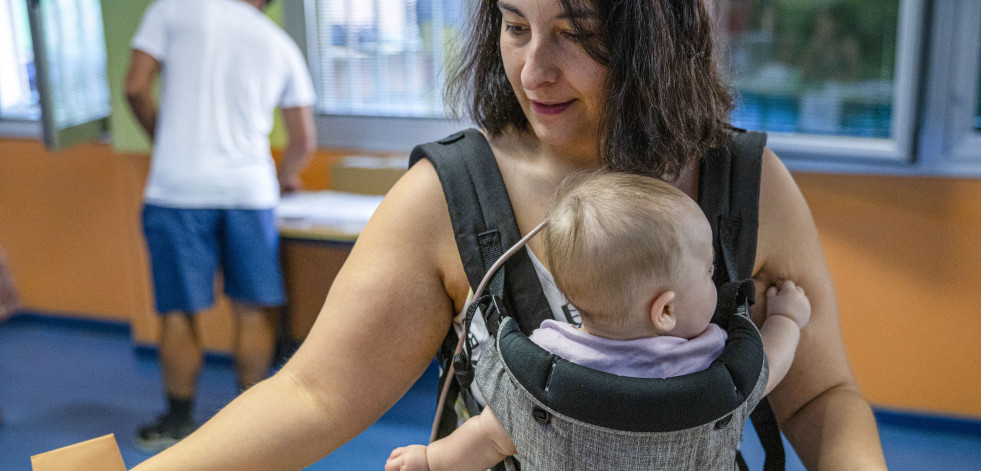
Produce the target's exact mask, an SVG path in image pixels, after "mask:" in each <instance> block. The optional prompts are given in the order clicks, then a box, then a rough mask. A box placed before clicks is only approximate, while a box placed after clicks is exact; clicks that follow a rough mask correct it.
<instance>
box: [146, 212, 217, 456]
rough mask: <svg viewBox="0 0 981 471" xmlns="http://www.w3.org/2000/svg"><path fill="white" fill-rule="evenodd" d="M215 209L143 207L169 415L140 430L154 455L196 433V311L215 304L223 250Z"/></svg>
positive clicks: (200, 360)
mask: <svg viewBox="0 0 981 471" xmlns="http://www.w3.org/2000/svg"><path fill="white" fill-rule="evenodd" d="M216 224H217V213H216V212H215V211H212V210H201V209H180V208H165V207H159V206H153V205H145V206H144V209H143V230H144V234H145V235H146V240H147V248H148V251H149V254H150V267H151V271H152V275H153V288H154V295H155V298H156V308H157V312H159V313H161V314H160V344H159V346H158V348H159V350H158V353H159V355H158V356H159V360H160V365H161V369H162V370H163V383H164V388H163V389H164V391H165V393H166V396H167V412H166V413H165V414H163V415H162V416H160V417H158V418H157V420H156V421H155V422H153V423H151V424H148V425H146V426H145V427H143V428H141V429H140V431H139V433H138V434H137V437H136V444H137V446H138V447H140V448H142V449H144V450H146V451H149V452H156V451H160V450H163V449H164V448H167V447H168V446H170V445H173V444H174V443H176V442H177V441H178V440H180V439H181V438H184V437H185V436H187V435H189V434H190V433H191V432H192V431H193V429H194V425H193V424H194V422H193V420H192V415H191V409H192V405H193V402H194V395H195V391H196V389H197V380H198V375H199V373H200V372H201V367H202V363H203V357H202V351H201V340H200V337H199V336H198V332H197V329H196V328H195V319H194V316H193V315H194V313H196V312H198V311H200V310H203V309H206V308H208V307H209V306H211V305H212V304H213V303H214V276H215V272H216V270H217V266H218V258H219V250H218V243H217V237H216V235H215V227H216Z"/></svg>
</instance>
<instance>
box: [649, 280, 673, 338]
mask: <svg viewBox="0 0 981 471" xmlns="http://www.w3.org/2000/svg"><path fill="white" fill-rule="evenodd" d="M674 298H675V295H674V291H671V290H668V291H665V292H663V293H661V294H659V295H657V296H656V297H655V298H654V302H652V303H651V322H652V323H654V330H656V331H657V333H658V335H664V334H666V333H668V332H670V331H671V330H672V329H674V326H675V324H676V323H677V320H676V319H675V317H674Z"/></svg>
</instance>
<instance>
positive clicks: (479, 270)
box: [409, 129, 551, 334]
mask: <svg viewBox="0 0 981 471" xmlns="http://www.w3.org/2000/svg"><path fill="white" fill-rule="evenodd" d="M423 158H426V159H429V161H430V162H431V163H432V164H433V167H435V168H436V173H437V175H438V176H439V180H440V183H441V184H442V186H443V194H444V195H445V196H446V204H447V206H448V207H449V212H450V219H451V221H452V224H453V232H454V233H455V236H456V243H457V248H458V249H459V251H460V257H461V259H462V260H463V267H464V270H465V271H466V273H467V279H468V281H469V282H470V286H471V287H472V288H473V289H476V288H477V285H478V284H479V283H480V280H481V279H482V278H483V277H484V274H485V273H486V272H487V269H488V268H490V266H491V265H492V264H493V263H494V261H495V260H497V258H498V257H500V255H501V254H503V253H504V250H505V249H507V248H508V247H511V246H512V245H514V244H515V243H517V242H518V241H519V240H521V232H520V231H519V230H518V225H517V222H516V221H515V218H514V212H513V209H512V208H511V199H510V197H509V196H508V193H507V189H506V188H505V186H504V180H503V178H502V177H501V172H500V169H498V167H497V160H496V159H495V158H494V154H493V152H492V151H491V148H490V145H489V144H488V143H487V140H486V139H485V138H484V136H483V134H481V133H480V131H478V130H476V129H468V130H466V131H463V132H459V133H456V134H453V135H451V136H448V137H446V138H444V139H441V140H439V141H436V142H431V143H428V144H423V145H420V146H417V147H416V148H415V149H413V150H412V155H411V157H410V159H409V165H410V166H412V165H414V164H415V163H416V162H418V161H419V160H420V159H423ZM503 272H504V273H505V275H504V276H505V280H504V283H503V286H502V285H500V284H498V285H497V286H494V285H495V284H497V282H494V283H492V285H491V293H492V294H501V293H494V291H493V290H494V289H500V290H502V291H503V298H504V300H505V307H506V308H507V309H508V312H510V313H512V315H513V316H514V317H515V318H516V320H517V321H518V325H519V326H520V327H521V331H522V332H524V333H526V334H531V332H532V331H533V330H535V329H536V328H538V326H539V325H541V323H542V321H544V320H545V319H548V318H549V317H551V310H550V308H549V305H548V300H547V299H546V298H545V293H544V291H542V286H541V283H540V282H539V281H538V275H537V273H536V272H535V267H534V266H533V265H532V263H531V259H530V258H529V257H528V254H527V253H526V252H524V251H521V252H518V253H516V254H514V256H512V257H511V258H510V259H508V261H507V263H505V264H504V267H503ZM519 306H520V308H519V309H515V308H516V307H519Z"/></svg>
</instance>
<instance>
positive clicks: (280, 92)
mask: <svg viewBox="0 0 981 471" xmlns="http://www.w3.org/2000/svg"><path fill="white" fill-rule="evenodd" d="M266 3H267V2H266V0H157V1H156V2H154V3H153V4H151V5H150V7H149V8H148V9H147V11H146V13H145V14H144V17H143V20H142V23H141V24H140V27H139V30H138V31H137V33H136V35H135V36H134V37H133V40H132V50H133V52H132V58H131V63H130V67H129V72H128V75H127V78H126V97H127V99H128V101H129V104H130V107H131V108H132V110H133V113H134V114H135V115H136V118H137V119H138V121H139V122H140V124H141V125H142V126H143V128H144V129H145V130H146V132H147V133H148V134H149V135H150V138H151V139H152V140H153V142H154V148H153V157H152V160H151V164H150V174H149V177H148V181H147V185H146V190H145V194H144V207H143V215H142V217H143V229H144V234H145V236H146V241H147V247H148V249H149V253H150V262H151V268H152V275H153V284H154V290H155V294H156V309H157V311H158V312H159V314H160V319H161V324H160V325H161V335H160V347H159V357H160V362H161V367H162V370H163V383H164V388H165V392H166V397H167V403H168V409H167V412H166V413H164V414H163V415H162V416H160V417H159V418H158V419H157V421H156V422H154V423H151V424H149V425H147V426H146V427H144V428H142V429H141V430H140V431H139V433H138V436H137V438H136V444H137V446H139V447H141V448H143V449H145V450H147V451H150V452H157V451H160V450H162V449H164V448H166V447H168V446H170V445H172V444H174V443H176V442H177V441H178V440H180V439H182V438H183V437H185V436H187V435H188V434H190V433H191V432H192V431H193V429H194V423H193V421H192V418H191V417H192V414H191V408H192V405H193V402H194V397H195V389H196V386H197V379H198V374H199V372H200V370H201V365H202V361H203V356H202V347H201V339H200V337H199V335H198V332H197V330H196V327H195V321H194V316H195V315H196V314H197V313H198V312H201V311H203V310H205V309H207V308H209V307H210V306H212V305H213V304H214V286H213V283H214V279H215V274H216V271H217V269H218V268H219V267H220V268H221V270H222V273H223V278H224V292H225V294H226V295H227V296H228V297H229V298H230V299H231V302H232V307H233V311H234V313H235V318H236V329H235V340H234V354H235V359H236V369H237V374H238V379H239V382H240V384H239V386H240V387H241V388H245V387H248V386H250V385H252V384H254V383H256V382H258V381H260V380H262V379H263V378H264V377H265V376H266V375H267V374H268V369H269V367H270V364H271V362H272V356H273V351H274V347H275V315H274V309H273V308H274V307H276V306H280V305H282V304H283V302H284V297H285V295H284V290H283V281H282V275H281V270H280V266H279V246H278V233H277V230H276V226H275V221H274V215H273V210H274V208H275V206H276V205H277V203H278V201H279V196H280V193H281V192H290V191H295V190H297V189H299V187H300V182H299V173H300V170H301V169H302V168H303V167H304V166H305V165H306V162H307V160H308V158H309V155H310V153H311V151H312V150H313V149H314V147H315V145H316V136H315V130H314V125H313V113H312V105H313V103H314V99H315V96H314V91H313V86H312V83H311V80H310V74H309V71H308V70H307V68H306V63H305V61H304V59H303V56H302V54H301V53H300V51H299V49H298V48H297V46H296V44H295V43H294V42H293V40H292V39H291V38H290V37H289V36H288V35H286V33H285V32H283V31H282V30H281V29H280V28H279V27H278V26H276V25H275V24H274V23H273V22H272V21H270V20H269V19H268V18H267V17H266V16H265V15H264V14H263V13H262V10H263V9H264V8H265V7H266ZM158 75H159V76H160V79H161V91H160V99H159V107H158V102H157V101H156V100H155V99H154V81H155V79H156V78H157V76H158ZM277 107H278V108H280V109H281V112H282V117H283V122H284V123H285V127H286V131H287V135H288V139H289V143H288V145H287V147H286V149H285V151H284V153H283V156H282V159H281V165H280V167H279V170H278V174H277V169H276V165H275V162H274V160H273V159H272V156H271V154H270V144H269V137H268V136H269V133H270V131H271V130H272V127H273V113H274V110H275V108H277ZM277 176H278V178H277Z"/></svg>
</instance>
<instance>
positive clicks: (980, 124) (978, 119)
mask: <svg viewBox="0 0 981 471" xmlns="http://www.w3.org/2000/svg"><path fill="white" fill-rule="evenodd" d="M974 127H975V128H977V129H981V60H978V107H977V109H975V110H974Z"/></svg>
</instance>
